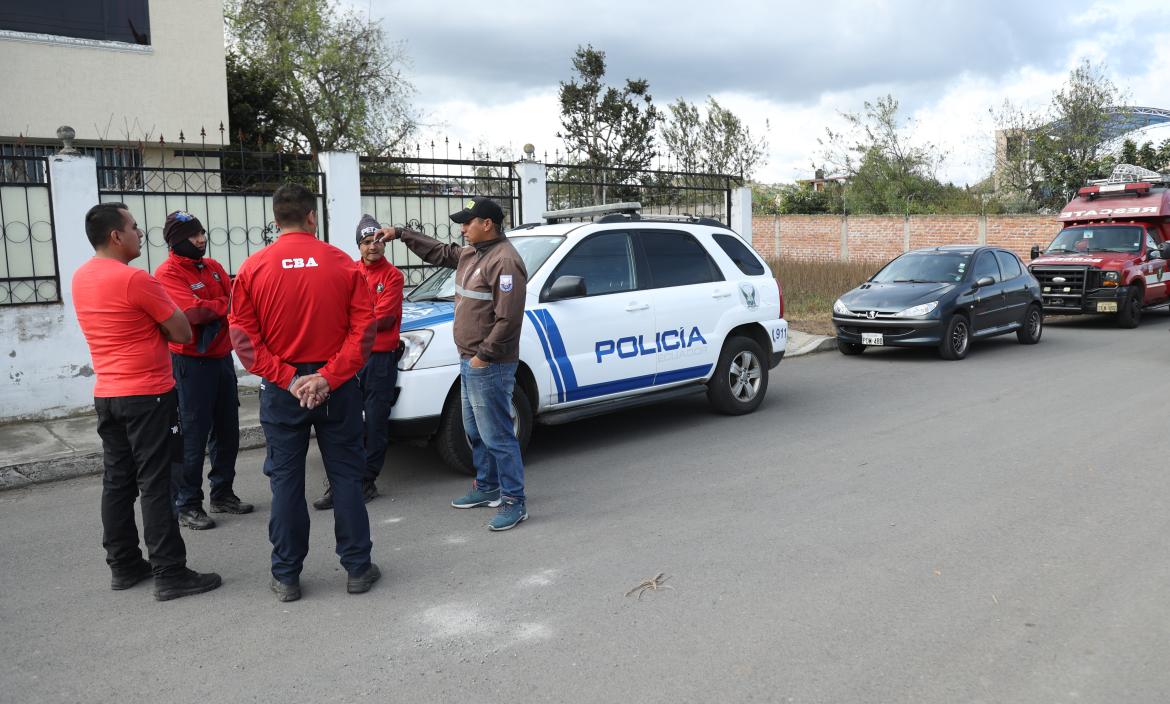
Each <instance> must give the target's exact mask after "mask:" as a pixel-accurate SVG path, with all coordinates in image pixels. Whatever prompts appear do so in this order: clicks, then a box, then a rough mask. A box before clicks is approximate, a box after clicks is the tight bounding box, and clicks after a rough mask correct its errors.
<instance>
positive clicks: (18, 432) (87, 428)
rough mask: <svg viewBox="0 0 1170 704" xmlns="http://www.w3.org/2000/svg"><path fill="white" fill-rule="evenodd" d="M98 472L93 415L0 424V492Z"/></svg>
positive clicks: (256, 429)
mask: <svg viewBox="0 0 1170 704" xmlns="http://www.w3.org/2000/svg"><path fill="white" fill-rule="evenodd" d="M835 348H836V343H835V342H834V339H833V338H831V337H825V336H823V335H809V334H807V333H803V332H799V331H797V330H790V331H789V332H788V351H787V352H786V353H785V355H784V358H785V359H791V358H793V357H800V356H802V355H806V354H810V353H812V352H819V351H821V350H828V349H835ZM783 368H784V367H780V369H783ZM263 446H264V432H263V430H261V428H260V406H259V396H257V395H256V393H255V391H254V390H253V389H250V388H247V387H241V389H240V449H241V450H250V449H252V448H256V447H263ZM101 471H102V442H101V439H100V438H99V437H98V435H97V418H96V417H95V416H93V415H84V416H75V417H72V418H60V419H57V420H47V421H34V422H28V423H11V424H8V425H0V491H3V490H5V489H16V488H18V487H23V486H29V485H30V484H39V483H42V482H51V481H56V480H58V479H70V478H72V477H81V476H85V475H89V474H101Z"/></svg>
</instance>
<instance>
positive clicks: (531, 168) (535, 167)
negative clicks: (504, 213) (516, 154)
mask: <svg viewBox="0 0 1170 704" xmlns="http://www.w3.org/2000/svg"><path fill="white" fill-rule="evenodd" d="M516 176H517V178H519V179H520V212H519V213H518V217H517V218H516V224H517V225H526V224H528V223H533V222H535V223H541V222H544V220H543V219H541V215H542V214H543V213H544V211H545V210H547V209H548V192H547V189H548V174H547V172H546V170H545V168H544V164H541V163H539V162H536V161H518V162H516Z"/></svg>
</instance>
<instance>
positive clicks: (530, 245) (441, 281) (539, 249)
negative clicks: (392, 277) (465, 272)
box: [406, 236, 565, 301]
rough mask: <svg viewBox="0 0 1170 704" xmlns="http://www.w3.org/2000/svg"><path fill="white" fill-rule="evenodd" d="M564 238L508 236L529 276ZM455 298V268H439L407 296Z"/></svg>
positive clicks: (440, 298)
mask: <svg viewBox="0 0 1170 704" xmlns="http://www.w3.org/2000/svg"><path fill="white" fill-rule="evenodd" d="M564 240H565V238H564V237H541V236H526V237H509V238H508V241H509V242H511V243H512V246H513V247H515V248H516V253H517V254H519V255H520V258H521V259H523V260H524V268H525V269H527V270H528V276H529V277H531V276H533V275H534V274H536V270H537V269H539V268H540V266H541V265H542V264H544V262H545V260H546V259H548V258H549V255H551V254H552V253H553V252H555V251H556V249H557V247H559V246H560V245H561V242H563V241H564ZM454 298H455V270H454V269H439V270H438V271H436V272H435V273H434V274H432V275H431V276H429V277H428V278H427V279H426V280H425V281H423V282H422V283H421V284H419V285H418V286H417V287H415V289H414V290H413V291H411V292H410V293H409V294H408V295H407V296H406V300H408V301H436V300H438V301H441V300H452V299H454Z"/></svg>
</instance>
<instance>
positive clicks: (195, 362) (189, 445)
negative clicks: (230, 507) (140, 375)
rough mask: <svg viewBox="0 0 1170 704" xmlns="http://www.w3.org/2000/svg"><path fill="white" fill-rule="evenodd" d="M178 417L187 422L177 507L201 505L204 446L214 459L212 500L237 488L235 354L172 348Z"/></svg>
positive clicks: (174, 479)
mask: <svg viewBox="0 0 1170 704" xmlns="http://www.w3.org/2000/svg"><path fill="white" fill-rule="evenodd" d="M171 367H172V369H173V370H174V375H175V389H176V390H177V391H178V392H179V419H180V421H181V423H182V426H183V464H182V465H180V466H176V467H175V468H174V470H173V471H172V476H171V487H172V493H173V495H174V501H175V510H177V511H184V510H187V509H192V508H200V507H201V506H202V505H203V451H204V449H206V450H207V454H208V455H209V457H210V459H211V471H209V472H208V473H207V479H208V482H209V484H210V485H211V500H212V501H215V500H217V499H221V498H223V497H224V496H226V495H228V494H231V493H233V489H232V484H233V483H234V482H235V479H236V455H237V454H239V451H240V398H239V394H238V393H237V388H236V368H235V365H233V364H232V356H231V355H230V354H229V355H228V356H226V357H220V358H219V359H214V358H210V357H191V356H188V355H182V354H171Z"/></svg>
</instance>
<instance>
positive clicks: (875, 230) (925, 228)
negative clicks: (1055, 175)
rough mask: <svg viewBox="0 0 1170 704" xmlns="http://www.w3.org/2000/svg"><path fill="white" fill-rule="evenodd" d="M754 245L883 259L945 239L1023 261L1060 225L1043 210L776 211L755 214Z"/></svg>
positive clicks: (796, 253) (767, 252)
mask: <svg viewBox="0 0 1170 704" xmlns="http://www.w3.org/2000/svg"><path fill="white" fill-rule="evenodd" d="M752 227H753V229H754V231H755V240H754V242H753V244H754V246H755V248H756V249H757V250H758V251H759V252H760V253H761V254H762V255H763V256H764V257H776V256H782V257H787V258H791V259H801V260H807V261H837V260H854V261H888V260H890V259H893V258H894V257H896V256H897V255H899V254H901V253H902V252H905V251H908V250H911V249H918V248H920V247H934V246H938V245H948V244H989V245H994V246H997V247H1003V248H1005V249H1009V250H1011V251H1013V252H1015V253H1016V254H1018V255H1020V256H1021V257H1022V258H1023V259H1024V261H1028V251H1029V250H1030V249H1031V247H1032V245H1034V244H1039V245H1044V244H1047V243H1048V242H1049V240H1051V239H1052V237H1053V236H1054V235H1055V234H1056V233H1057V232H1058V231H1059V229H1060V225H1059V223H1057V222H1056V221H1055V220H1053V219H1052V218H1051V216H1047V215H990V216H980V215H912V216H910V217H909V218H907V217H904V216H901V215H851V216H849V217H848V218H842V217H841V216H839V215H781V216H777V217H771V216H768V217H755V218H753V223H752Z"/></svg>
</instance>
